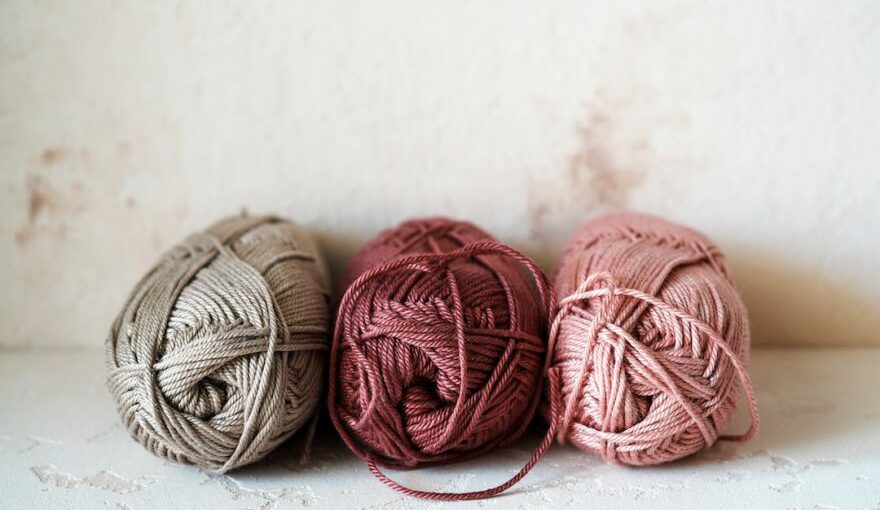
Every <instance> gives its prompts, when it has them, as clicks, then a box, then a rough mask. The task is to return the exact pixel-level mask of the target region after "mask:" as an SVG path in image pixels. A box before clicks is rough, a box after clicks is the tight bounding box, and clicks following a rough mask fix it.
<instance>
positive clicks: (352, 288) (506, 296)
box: [329, 218, 550, 468]
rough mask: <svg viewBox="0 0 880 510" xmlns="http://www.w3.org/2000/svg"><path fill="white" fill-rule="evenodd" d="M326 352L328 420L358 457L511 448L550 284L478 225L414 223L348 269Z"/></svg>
mask: <svg viewBox="0 0 880 510" xmlns="http://www.w3.org/2000/svg"><path fill="white" fill-rule="evenodd" d="M346 279H347V280H348V282H350V285H349V286H348V288H347V290H346V292H345V295H344V296H343V298H342V301H341V303H340V308H339V313H338V318H337V323H336V330H335V335H334V343H333V350H332V353H331V361H330V363H331V367H330V371H331V380H330V394H329V407H330V415H331V417H332V419H333V422H334V424H335V426H336V428H337V429H338V430H339V432H340V434H341V435H342V437H343V439H344V440H345V442H346V443H347V444H348V446H349V447H350V448H351V449H352V451H354V452H355V453H356V454H357V455H359V456H360V457H361V458H364V459H365V460H368V461H375V462H376V463H378V464H380V465H383V466H388V467H408V468H409V467H416V466H419V465H423V464H430V463H438V462H446V461H451V460H462V459H465V458H469V457H473V456H475V455H479V454H481V453H484V452H486V451H488V450H491V449H492V448H495V447H496V446H499V445H502V444H507V443H510V442H511V441H513V440H515V439H517V438H518V437H519V436H520V435H521V434H522V433H523V432H524V431H525V429H526V427H527V426H528V424H529V421H530V420H531V418H532V416H533V414H534V412H535V410H536V408H537V404H538V401H539V398H540V388H541V378H542V375H543V370H544V365H545V362H546V345H545V341H544V339H543V334H544V331H545V324H546V317H547V310H548V306H550V305H549V303H550V302H549V299H550V296H549V289H548V288H547V284H546V281H545V278H544V276H543V275H542V274H541V272H540V270H538V268H537V267H536V266H535V265H534V263H533V262H531V261H530V260H529V259H527V258H526V257H524V256H522V255H520V254H519V253H518V252H516V251H514V250H512V249H511V248H508V247H506V246H505V245H503V244H501V243H498V242H497V241H494V240H493V239H492V238H491V237H490V236H489V235H488V234H486V233H485V232H483V231H482V230H480V229H478V228H477V227H475V226H473V225H471V224H469V223H464V222H458V221H453V220H447V219H442V218H436V219H425V220H414V221H409V222H406V223H404V224H402V225H400V226H399V227H397V228H396V229H393V230H389V231H386V232H384V233H383V234H381V235H380V236H379V237H378V238H376V239H375V240H373V241H372V242H370V243H369V244H367V245H366V246H365V247H364V248H363V249H362V250H361V251H360V252H359V253H358V254H357V255H356V256H355V258H354V260H353V261H352V263H351V264H350V266H349V269H348V272H347V276H346Z"/></svg>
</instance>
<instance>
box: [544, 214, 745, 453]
mask: <svg viewBox="0 0 880 510" xmlns="http://www.w3.org/2000/svg"><path fill="white" fill-rule="evenodd" d="M555 290H556V292H557V296H558V297H559V307H560V308H559V311H558V313H557V315H556V317H555V319H554V321H553V324H552V327H551V333H550V343H551V345H554V344H555V345H554V347H553V353H552V362H551V363H552V368H551V373H553V374H554V375H556V376H558V378H559V380H560V384H559V391H558V392H557V394H555V395H549V398H551V399H558V401H557V402H556V403H557V404H558V405H557V406H556V407H557V409H558V413H559V415H558V416H555V417H552V418H554V419H556V420H557V426H558V428H557V438H558V440H559V441H560V442H563V443H564V442H569V443H572V444H574V445H575V446H577V447H578V448H580V449H581V450H584V451H588V452H593V453H595V454H598V455H600V456H601V457H602V458H604V459H605V460H606V461H608V462H611V463H621V464H629V465H646V464H658V463H662V462H667V461H671V460H674V459H678V458H681V457H684V456H686V455H690V454H692V453H694V452H696V451H698V450H700V449H702V448H704V447H707V446H709V445H712V444H713V443H714V442H715V441H716V440H717V439H718V438H719V434H721V433H722V432H723V431H724V429H725V427H726V426H727V425H728V422H729V421H730V419H731V417H732V415H733V413H734V410H735V408H736V404H737V396H738V393H739V390H740V389H744V390H745V394H746V398H747V401H748V404H749V408H750V411H751V414H752V425H751V428H750V429H749V430H748V432H746V433H745V434H742V435H739V436H723V437H722V438H723V439H732V440H745V439H748V438H750V437H752V436H753V435H754V434H755V432H756V430H757V426H758V421H757V420H758V416H757V406H756V403H755V397H754V394H753V391H752V388H751V383H750V382H749V376H748V372H747V366H748V356H749V327H748V320H747V316H746V308H745V306H744V304H743V302H742V300H741V299H740V296H739V294H738V293H737V291H736V288H735V287H734V283H733V280H732V278H731V276H730V273H729V271H728V269H727V265H726V263H725V260H724V257H723V256H722V254H721V252H720V251H719V249H718V248H717V247H716V246H715V245H714V244H713V243H712V242H711V241H709V240H708V239H707V238H706V237H704V236H703V235H701V234H699V233H698V232H696V231H694V230H691V229H689V228H686V227H683V226H680V225H676V224H673V223H670V222H667V221H664V220H662V219H660V218H657V217H653V216H648V215H644V214H638V213H627V212H623V213H615V214H610V215H607V216H604V217H601V218H599V219H596V220H595V221H591V222H588V223H586V224H584V225H583V226H582V227H581V228H580V229H579V230H578V231H576V232H575V234H574V235H573V236H572V238H571V240H570V241H569V243H568V245H567V247H566V248H565V251H564V254H563V256H562V258H561V260H560V262H559V266H558V271H557V275H556V281H555Z"/></svg>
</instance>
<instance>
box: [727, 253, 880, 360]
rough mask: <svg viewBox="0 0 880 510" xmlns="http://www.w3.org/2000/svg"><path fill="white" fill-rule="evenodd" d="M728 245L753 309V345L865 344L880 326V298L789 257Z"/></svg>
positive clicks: (745, 293)
mask: <svg viewBox="0 0 880 510" xmlns="http://www.w3.org/2000/svg"><path fill="white" fill-rule="evenodd" d="M744 248H745V247H741V248H739V249H737V248H736V247H732V248H730V249H727V250H725V251H726V253H727V256H728V260H729V261H730V265H731V269H732V271H733V275H734V277H735V278H736V283H737V286H738V287H739V290H740V292H741V293H742V295H743V298H744V299H745V302H746V305H747V307H748V309H749V318H750V322H751V326H752V344H753V345H774V346H795V345H797V346H827V347H834V346H843V345H845V346H860V345H869V344H870V342H871V341H872V340H873V339H871V338H866V337H865V335H867V334H868V332H870V331H878V330H880V314H878V313H877V310H880V302H877V299H876V298H874V299H872V298H871V297H870V296H866V295H861V294H859V293H858V292H856V291H855V290H854V289H852V288H849V287H847V286H845V285H843V284H841V283H839V282H838V281H836V280H834V278H833V275H829V274H820V273H815V272H812V271H808V270H806V269H802V268H798V267H795V266H793V265H792V264H791V261H789V260H781V259H778V258H774V257H772V256H768V255H762V254H760V252H759V251H757V250H752V249H748V250H746V249H744Z"/></svg>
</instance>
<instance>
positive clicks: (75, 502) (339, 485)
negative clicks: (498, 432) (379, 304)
mask: <svg viewBox="0 0 880 510" xmlns="http://www.w3.org/2000/svg"><path fill="white" fill-rule="evenodd" d="M878 368H880V350H812V351H806V350H796V351H772V350H758V351H756V352H754V354H753V359H752V374H753V377H754V379H755V385H756V389H757V393H758V398H759V402H760V407H761V418H762V428H761V432H760V434H759V436H758V438H757V439H755V440H754V441H752V442H750V443H746V444H723V443H722V444H718V445H716V446H715V447H713V448H711V449H709V450H706V451H704V452H702V453H701V454H699V455H696V456H694V457H693V458H690V459H687V460H684V461H681V462H677V463H674V464H672V465H667V466H662V467H656V468H647V469H646V468H642V469H633V468H623V467H619V466H607V465H604V464H603V463H602V462H601V461H599V460H598V459H596V458H593V457H590V456H588V455H585V454H583V453H581V452H579V451H577V450H574V449H572V448H569V447H559V446H557V447H554V448H553V449H552V450H551V451H550V452H549V453H548V455H547V456H546V457H545V458H544V460H543V461H542V462H541V463H540V464H539V465H538V467H537V468H535V470H533V471H532V473H531V474H529V476H528V477H526V478H525V479H524V480H523V481H522V482H521V483H520V484H519V485H517V486H516V487H514V489H512V490H511V491H510V492H509V493H508V494H506V495H504V496H501V497H498V498H495V499H492V500H485V501H475V502H467V503H457V504H449V503H432V502H424V501H420V500H414V499H409V498H405V497H402V496H400V495H398V494H397V493H395V492H392V491H391V490H389V489H386V488H385V487H384V486H382V485H380V484H379V482H377V481H375V480H374V479H373V478H372V476H371V475H370V474H369V472H368V471H367V469H366V467H365V466H364V465H363V464H362V463H361V462H360V461H359V460H358V459H356V458H355V457H354V456H353V455H351V454H349V453H348V452H347V451H346V450H345V449H344V447H343V446H342V445H341V444H340V442H339V441H338V440H337V439H336V438H335V436H334V435H333V433H332V431H330V430H325V431H324V432H322V433H321V434H320V435H319V438H318V440H317V442H316V444H315V447H314V452H313V455H312V463H311V464H309V465H307V466H300V465H299V462H298V459H299V455H300V449H301V445H300V444H299V443H298V441H297V440H296V439H293V440H291V441H290V442H289V443H288V444H286V445H284V446H282V447H281V448H280V450H279V451H276V452H275V453H273V455H272V456H271V457H270V458H269V459H267V460H265V461H263V462H261V463H258V464H256V465H254V466H251V467H248V468H244V469H240V470H238V471H234V472H232V473H230V474H228V475H226V476H215V475H209V474H207V473H205V472H202V471H200V470H199V469H196V468H194V467H188V466H177V465H172V464H170V463H166V462H163V461H162V460H159V459H157V458H154V457H152V456H150V455H148V454H147V453H146V452H145V451H144V450H142V448H141V447H140V446H139V445H137V444H136V443H134V442H133V441H132V440H130V439H129V437H128V435H127V433H126V432H125V430H123V428H122V427H121V426H120V424H119V422H118V420H117V417H116V413H115V410H114V409H113V405H112V403H111V401H110V398H109V396H108V394H107V392H106V390H105V387H104V370H103V353H102V352H100V351H84V352H57V353H24V352H0V385H2V388H3V391H2V392H0V508H90V509H101V508H119V509H164V508H181V509H201V508H205V509H212V510H218V509H224V508H241V509H253V508H259V509H270V508H272V509H283V508H301V507H307V508H314V509H321V508H334V509H342V508H363V509H368V508H377V509H378V508H383V509H398V508H401V509H410V508H412V509H422V508H434V507H436V508H440V507H446V508H451V507H455V508H476V507H487V508H492V507H495V508H504V509H507V508H542V507H543V508H559V507H567V506H570V507H578V508H601V509H603V510H605V509H615V508H651V509H652V510H659V509H664V508H676V509H678V508H683V507H694V508H727V509H735V508H744V509H754V508H780V509H801V508H803V509H880V397H878V390H880V384H878V383H880V370H878ZM738 418H743V417H742V416H740V417H738ZM744 426H745V423H744V421H743V420H742V419H740V420H738V421H737V422H735V423H734V425H733V427H739V428H742V427H744ZM323 427H324V429H327V428H328V425H327V423H326V422H324V423H323ZM539 435H540V431H539V430H536V431H535V432H534V433H532V434H531V435H529V436H528V437H526V438H524V439H523V440H522V441H520V442H519V444H517V445H515V446H514V447H511V448H507V449H504V450H501V451H498V452H495V453H493V454H490V455H488V456H486V457H484V458H482V459H479V460H477V461H472V462H466V463H461V464H457V465H453V466H449V467H445V468H436V469H428V470H420V471H414V472H407V473H396V476H397V479H398V480H400V481H403V482H406V483H409V484H410V485H412V486H413V487H420V488H428V487H430V488H436V489H446V490H452V491H462V490H473V489H477V488H482V487H486V486H488V485H490V484H493V483H497V482H499V481H501V480H503V479H505V477H508V476H510V475H511V474H512V473H513V472H515V470H516V469H518V468H519V466H520V464H521V463H522V462H523V461H524V460H525V459H526V458H527V457H528V455H529V453H530V452H531V450H532V448H533V447H534V445H535V444H536V442H537V440H538V438H539Z"/></svg>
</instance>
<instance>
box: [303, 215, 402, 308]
mask: <svg viewBox="0 0 880 510" xmlns="http://www.w3.org/2000/svg"><path fill="white" fill-rule="evenodd" d="M391 226H392V225H388V227H391ZM307 228H308V230H309V232H311V234H312V235H313V236H315V240H316V241H317V242H318V246H319V247H320V248H321V252H322V253H323V254H324V257H325V258H326V260H327V265H328V266H329V267H330V283H331V286H332V287H333V293H332V296H331V306H333V307H334V308H335V306H336V304H337V303H338V301H339V299H340V298H341V297H342V293H343V292H344V291H345V289H342V288H340V285H341V280H342V273H343V272H344V271H345V268H346V266H347V265H348V262H349V261H350V260H351V259H352V257H353V256H354V254H355V252H356V251H357V250H358V249H360V248H361V246H363V245H364V244H365V243H366V242H367V241H368V240H369V239H370V237H371V236H368V235H364V234H362V233H357V232H355V231H342V230H330V229H322V228H314V227H308V226H307Z"/></svg>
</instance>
